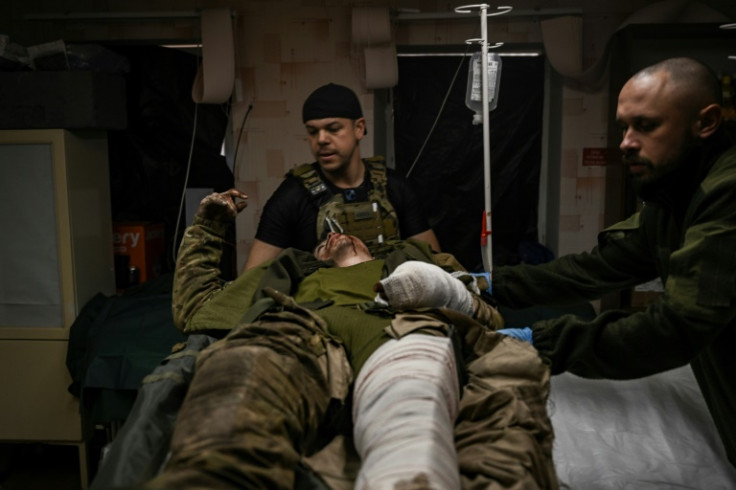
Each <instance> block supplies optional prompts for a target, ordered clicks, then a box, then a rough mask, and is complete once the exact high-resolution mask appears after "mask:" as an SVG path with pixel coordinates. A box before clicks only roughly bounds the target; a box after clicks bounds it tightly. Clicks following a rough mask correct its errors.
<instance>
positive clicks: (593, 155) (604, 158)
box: [583, 148, 611, 167]
mask: <svg viewBox="0 0 736 490" xmlns="http://www.w3.org/2000/svg"><path fill="white" fill-rule="evenodd" d="M609 153H611V151H610V150H609V149H608V148H583V166H584V167H594V166H605V165H608V155H609Z"/></svg>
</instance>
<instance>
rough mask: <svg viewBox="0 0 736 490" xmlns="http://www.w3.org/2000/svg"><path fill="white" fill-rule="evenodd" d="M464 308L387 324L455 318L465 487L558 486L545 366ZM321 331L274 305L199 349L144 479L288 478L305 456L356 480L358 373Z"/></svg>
mask: <svg viewBox="0 0 736 490" xmlns="http://www.w3.org/2000/svg"><path fill="white" fill-rule="evenodd" d="M466 318H467V317H461V316H456V315H453V314H452V313H450V312H448V315H447V316H446V317H445V318H437V317H436V316H429V315H413V316H412V315H409V316H401V317H399V318H397V320H395V321H394V322H393V323H392V326H391V328H390V329H389V332H388V333H389V335H390V336H392V337H396V338H399V337H401V336H403V335H407V334H409V333H413V332H417V331H421V332H422V333H425V334H426V333H428V334H437V335H446V334H447V330H448V325H449V324H453V325H455V326H457V328H458V333H459V340H460V342H459V343H460V349H459V351H460V352H459V355H460V356H461V357H462V358H463V360H464V361H465V362H466V378H465V386H464V390H463V393H462V397H461V400H460V410H459V414H458V419H457V421H456V425H455V446H456V449H457V454H458V463H459V471H460V474H461V481H462V488H463V489H468V490H469V489H556V488H558V487H559V485H558V482H557V478H556V475H555V470H554V465H553V461H552V441H553V431H552V425H551V422H550V420H549V417H548V415H547V411H546V402H547V396H548V392H549V369H548V368H547V366H546V365H544V364H543V363H542V361H541V359H540V358H539V356H538V355H537V354H536V351H535V350H534V349H533V348H532V347H531V346H529V344H526V343H522V342H519V341H517V340H515V339H512V338H508V337H505V336H502V335H499V334H496V333H495V332H492V331H490V330H488V329H485V328H483V327H480V326H479V325H478V324H473V323H472V322H467V320H466ZM325 332H326V330H325V326H324V324H323V323H322V322H321V321H320V319H319V318H318V317H315V316H313V315H311V314H310V313H309V312H308V311H306V310H302V311H299V310H291V311H283V312H280V313H268V314H266V315H264V316H262V317H261V318H260V320H259V321H257V322H255V323H251V324H248V325H243V326H241V327H238V328H237V329H235V330H233V331H232V332H231V334H230V335H228V337H226V338H225V339H224V340H223V341H221V342H217V343H215V344H213V345H211V346H210V347H208V348H207V349H206V350H204V351H203V352H202V353H201V354H200V356H199V358H198V361H197V366H196V376H195V377H194V380H193V381H192V384H191V386H190V388H189V392H188V394H187V398H186V400H185V402H184V405H183V407H182V409H181V412H180V414H179V417H178V419H177V425H176V428H175V431H174V435H173V438H172V445H171V458H170V460H169V462H168V464H167V466H166V468H165V470H164V471H163V472H162V473H161V474H160V475H159V476H158V477H157V478H155V479H154V480H152V481H151V482H149V484H147V485H146V488H151V489H161V488H167V489H168V488H171V489H173V488H176V489H180V488H188V489H191V488H202V489H205V488H206V489H217V488H248V489H256V488H263V489H281V488H284V489H287V488H288V489H292V488H294V474H295V472H294V469H295V467H296V465H297V464H298V463H300V462H301V463H302V464H303V465H306V466H307V467H309V468H310V469H312V470H313V471H314V472H315V473H316V474H319V475H320V476H321V478H322V479H323V480H324V481H325V482H326V483H327V486H329V487H330V488H332V489H335V490H342V489H345V490H347V489H351V488H352V482H353V478H354V476H355V474H356V469H357V467H358V465H359V461H357V460H356V455H355V453H354V450H353V448H352V443H351V434H350V432H349V430H347V431H345V430H344V428H345V427H348V428H349V425H350V424H349V421H347V423H345V421H343V420H342V419H341V417H344V416H345V414H347V413H349V410H346V409H345V407H344V405H343V404H344V403H346V402H347V400H348V398H349V397H348V393H349V391H348V390H349V385H350V383H351V382H352V373H351V370H350V367H349V364H348V362H347V359H346V356H345V354H344V351H343V349H342V347H341V346H340V344H339V342H337V341H335V340H333V339H331V338H330V336H329V335H327V334H326V333H325ZM336 435H338V437H335V436H336ZM309 455H311V456H309ZM304 456H309V457H306V458H305V457H304ZM422 488H423V487H422ZM411 490H420V489H419V487H416V488H415V487H412V489H411Z"/></svg>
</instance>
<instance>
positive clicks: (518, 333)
mask: <svg viewBox="0 0 736 490" xmlns="http://www.w3.org/2000/svg"><path fill="white" fill-rule="evenodd" d="M497 332H498V333H501V334H504V335H508V336H509V337H513V338H515V339H519V340H521V341H522V342H529V344H531V345H534V342H532V329H531V328H529V327H522V328H502V329H501V330H497Z"/></svg>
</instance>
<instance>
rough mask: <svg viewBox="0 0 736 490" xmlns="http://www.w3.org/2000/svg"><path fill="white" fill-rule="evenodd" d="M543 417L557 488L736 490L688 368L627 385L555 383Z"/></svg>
mask: <svg viewBox="0 0 736 490" xmlns="http://www.w3.org/2000/svg"><path fill="white" fill-rule="evenodd" d="M549 411H550V415H551V417H552V423H553V426H554V429H555V446H554V455H555V456H554V457H555V466H556V468H557V473H558V476H559V478H560V482H561V483H562V484H563V485H565V487H563V488H570V489H573V490H598V489H627V490H629V489H631V490H648V489H673V488H674V489H708V490H718V489H724V490H732V489H736V468H734V467H733V466H731V464H730V463H729V462H728V460H727V459H726V456H725V451H724V449H723V445H722V443H721V440H720V438H719V437H718V434H717V432H716V429H715V426H714V424H713V421H712V418H711V416H710V414H709V413H708V409H707V408H706V406H705V401H704V400H703V397H702V395H701V393H700V388H699V387H698V385H697V383H696V381H695V377H694V375H693V373H692V370H691V369H690V367H689V366H686V367H682V368H678V369H674V370H672V371H668V372H666V373H662V374H657V375H655V376H650V377H647V378H643V379H638V380H630V381H612V380H589V379H583V378H580V377H577V376H574V375H572V374H569V373H565V374H562V375H559V376H554V377H553V378H552V390H551V394H550V400H549Z"/></svg>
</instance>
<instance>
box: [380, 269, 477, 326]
mask: <svg viewBox="0 0 736 490" xmlns="http://www.w3.org/2000/svg"><path fill="white" fill-rule="evenodd" d="M381 284H382V285H383V291H384V294H385V295H386V298H388V304H389V305H391V306H392V307H393V308H395V309H397V310H404V309H410V308H449V309H451V310H455V311H459V312H460V313H464V314H466V315H468V316H473V298H472V296H471V294H470V292H469V291H468V290H467V289H466V288H465V285H464V284H463V283H462V281H460V280H459V279H456V278H455V277H453V276H452V274H450V273H449V272H446V271H445V270H443V269H442V268H441V267H439V266H436V265H434V264H429V263H426V262H420V261H417V260H412V261H409V262H404V263H403V264H401V265H400V266H398V267H397V268H396V269H395V270H394V271H393V272H392V273H391V275H389V276H388V277H387V278H385V279H382V280H381Z"/></svg>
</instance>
